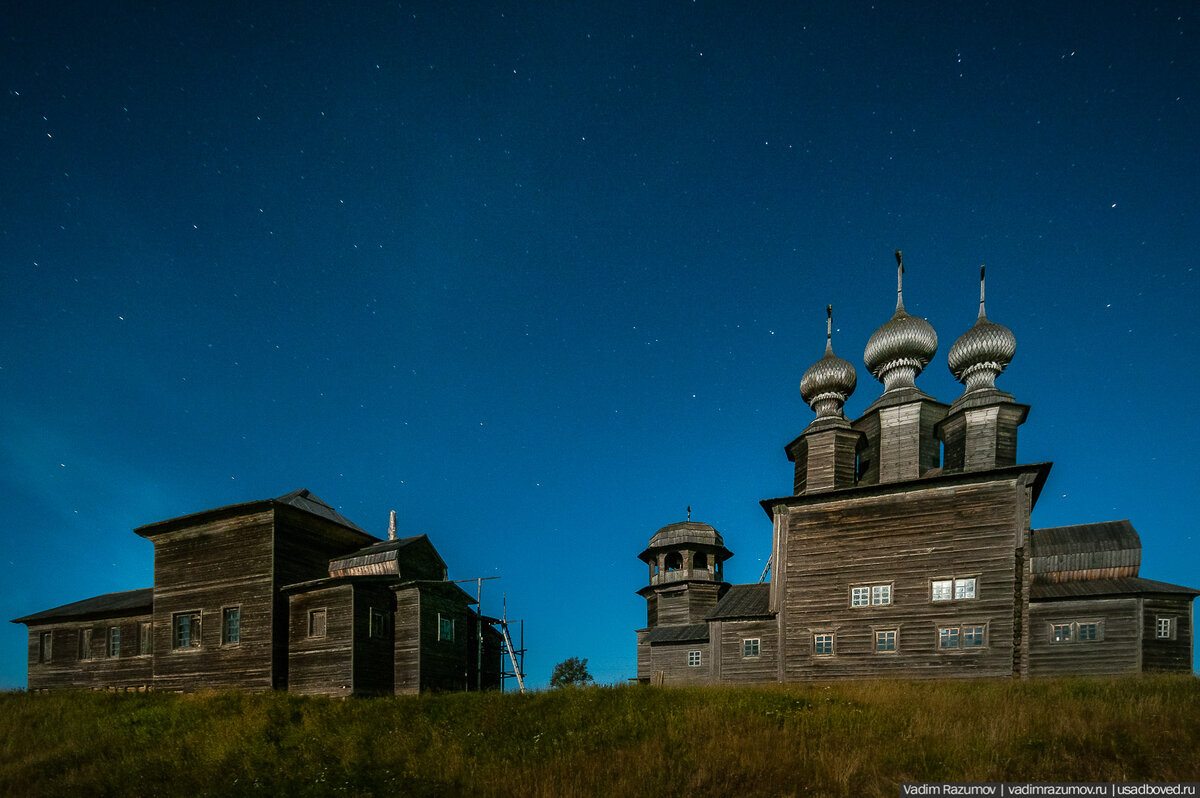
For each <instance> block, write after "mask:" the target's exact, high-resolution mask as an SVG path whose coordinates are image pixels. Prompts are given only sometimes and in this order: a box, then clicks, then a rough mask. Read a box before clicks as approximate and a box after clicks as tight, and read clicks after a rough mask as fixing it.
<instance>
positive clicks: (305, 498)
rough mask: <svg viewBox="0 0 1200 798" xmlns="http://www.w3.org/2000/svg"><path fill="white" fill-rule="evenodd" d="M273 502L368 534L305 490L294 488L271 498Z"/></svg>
mask: <svg viewBox="0 0 1200 798" xmlns="http://www.w3.org/2000/svg"><path fill="white" fill-rule="evenodd" d="M271 501H273V502H274V503H275V504H287V505H289V506H291V507H295V508H297V509H300V510H304V511H306V512H309V513H312V514H313V515H319V516H320V517H322V518H324V519H326V520H327V521H333V522H334V523H335V524H341V525H342V526H348V527H350V528H351V529H357V530H358V531H359V532H362V533H364V534H370V533H369V532H367V531H366V530H365V529H363V528H362V527H360V526H359V525H358V524H356V523H354V522H353V521H351V520H350V519H348V518H346V517H345V516H344V515H342V514H341V513H339V512H338V511H337V510H335V509H333V508H332V507H330V506H329V505H328V504H326V503H325V502H323V501H321V500H320V499H319V498H318V497H317V496H315V495H313V494H312V493H310V492H309V491H307V490H304V489H301V490H294V491H292V492H291V493H288V494H285V495H283V496H280V497H279V498H277V499H272V500H271Z"/></svg>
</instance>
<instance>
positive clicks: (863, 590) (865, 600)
mask: <svg viewBox="0 0 1200 798" xmlns="http://www.w3.org/2000/svg"><path fill="white" fill-rule="evenodd" d="M870 604H871V588H870V586H863V587H852V588H850V606H851V607H866V606H869V605H870Z"/></svg>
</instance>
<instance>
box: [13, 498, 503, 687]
mask: <svg viewBox="0 0 1200 798" xmlns="http://www.w3.org/2000/svg"><path fill="white" fill-rule="evenodd" d="M134 531H135V532H136V533H137V534H138V535H141V536H142V537H144V538H147V539H148V540H150V541H152V542H153V543H154V586H153V587H150V588H143V589H141V590H130V591H126V592H122V593H112V594H108V595H105V596H98V597H96V598H90V599H85V600H83V601H77V602H74V603H72V604H67V605H64V606H61V607H56V608H54V609H50V610H45V611H43V612H38V613H34V614H32V615H27V616H25V617H24V618H17V619H16V620H15V621H13V622H14V623H23V624H25V625H26V626H27V627H28V629H29V676H28V686H29V689H30V690H47V689H54V688H91V689H102V688H103V689H117V690H167V691H188V692H190V691H193V690H197V689H239V690H262V691H265V690H289V691H292V692H297V693H303V694H310V695H311V694H320V695H337V696H345V695H372V694H385V693H416V692H419V691H422V690H475V689H481V688H493V687H499V685H500V673H501V660H500V655H501V642H500V634H499V633H498V632H497V631H496V629H494V628H493V626H492V625H491V624H490V623H489V619H487V618H482V617H481V616H480V615H479V613H478V612H477V611H476V609H475V608H473V605H474V604H475V600H474V599H473V598H472V597H471V596H469V595H468V594H467V593H465V592H464V591H463V590H462V589H461V588H459V587H458V585H456V584H454V583H452V582H448V581H447V580H446V564H445V562H443V561H442V558H441V557H440V556H439V555H438V553H437V550H436V549H434V547H433V544H432V543H431V542H430V541H429V539H428V538H427V537H425V536H424V535H420V536H417V537H407V538H396V537H395V523H394V516H393V523H392V526H391V530H390V531H389V537H390V539H389V540H380V539H378V538H376V537H375V536H373V535H370V534H368V533H367V532H365V531H363V530H362V529H361V528H359V527H358V526H356V525H355V524H353V523H352V522H350V521H349V520H347V519H346V518H344V517H343V516H342V515H340V514H339V513H338V512H337V511H335V510H334V509H333V508H332V507H330V506H329V505H328V504H326V503H325V502H323V501H321V500H320V499H318V498H317V497H316V496H314V495H312V494H311V493H309V492H308V491H305V490H301V491H296V492H294V493H289V494H288V495H286V496H281V497H279V498H277V499H265V500H262V501H254V502H248V503H245V504H236V505H232V506H229V507H219V508H217V509H215V510H207V511H204V512H200V513H194V514H192V515H186V516H182V517H179V518H172V519H169V520H166V521H159V522H158V523H154V524H148V525H146V526H143V527H139V528H138V529H136V530H134Z"/></svg>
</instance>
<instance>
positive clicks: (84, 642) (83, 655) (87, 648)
mask: <svg viewBox="0 0 1200 798" xmlns="http://www.w3.org/2000/svg"><path fill="white" fill-rule="evenodd" d="M77 658H78V659H79V661H80V662H83V661H85V660H89V659H91V658H92V627H90V626H83V627H80V629H79V651H78V654H77Z"/></svg>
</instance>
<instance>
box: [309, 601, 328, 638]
mask: <svg viewBox="0 0 1200 798" xmlns="http://www.w3.org/2000/svg"><path fill="white" fill-rule="evenodd" d="M327 618H328V615H327V613H326V611H325V608H324V607H319V608H317V609H315V610H309V611H308V636H309V637H324V636H325V628H326V621H327Z"/></svg>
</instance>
